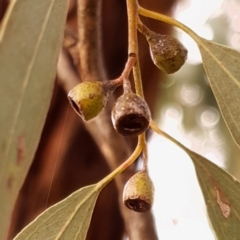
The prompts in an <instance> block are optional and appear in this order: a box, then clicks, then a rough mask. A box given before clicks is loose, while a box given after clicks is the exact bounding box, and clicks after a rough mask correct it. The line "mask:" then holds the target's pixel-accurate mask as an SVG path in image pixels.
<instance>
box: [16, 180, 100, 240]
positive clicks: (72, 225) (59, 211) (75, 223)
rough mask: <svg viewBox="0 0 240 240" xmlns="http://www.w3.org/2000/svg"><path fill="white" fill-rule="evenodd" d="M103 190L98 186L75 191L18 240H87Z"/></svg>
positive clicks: (40, 217)
mask: <svg viewBox="0 0 240 240" xmlns="http://www.w3.org/2000/svg"><path fill="white" fill-rule="evenodd" d="M101 190H102V187H98V185H97V184H95V185H90V186H87V187H84V188H81V189H80V190H78V191H76V192H74V193H73V194H71V195H70V196H69V197H67V198H66V199H64V200H62V201H61V202H59V203H57V204H55V205H53V206H52V207H50V208H48V209H47V210H46V211H45V212H43V213H42V214H41V215H39V216H38V217H37V218H36V219H35V220H34V221H33V222H32V223H30V224H29V225H28V226H27V227H25V228H24V229H23V230H22V231H21V232H20V233H19V234H18V235H17V236H16V237H15V238H14V240H37V239H39V240H42V239H48V240H50V239H51V240H57V239H61V240H69V239H71V240H85V239H86V235H87V231H88V228H89V224H90V221H91V217H92V212H93V209H94V206H95V203H96V200H97V197H98V195H99V193H100V191H101Z"/></svg>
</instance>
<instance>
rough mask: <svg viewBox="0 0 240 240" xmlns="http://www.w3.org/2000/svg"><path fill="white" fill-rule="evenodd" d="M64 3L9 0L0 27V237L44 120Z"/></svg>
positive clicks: (61, 1)
mask: <svg viewBox="0 0 240 240" xmlns="http://www.w3.org/2000/svg"><path fill="white" fill-rule="evenodd" d="M67 4H68V0H13V1H10V4H9V7H8V10H7V12H6V14H5V17H4V20H3V22H2V24H1V29H0V112H1V114H0V133H1V134H0V196H1V197H0V223H1V224H0V239H6V235H7V230H8V228H9V223H10V218H11V214H12V210H13V207H14V203H15V201H16V198H17V195H18V192H19V190H20V188H21V186H22V184H23V181H24V179H25V177H26V174H27V172H28V169H29V167H30V164H31V162H32V159H33V156H34V153H35V151H36V148H37V145H38V142H39V139H40V135H41V132H42V128H43V124H44V121H45V119H46V115H47V111H48V108H49V104H50V100H51V95H52V91H53V85H54V79H55V75H56V65H57V59H58V55H59V50H60V47H61V42H62V37H63V30H64V27H65V21H66V14H67Z"/></svg>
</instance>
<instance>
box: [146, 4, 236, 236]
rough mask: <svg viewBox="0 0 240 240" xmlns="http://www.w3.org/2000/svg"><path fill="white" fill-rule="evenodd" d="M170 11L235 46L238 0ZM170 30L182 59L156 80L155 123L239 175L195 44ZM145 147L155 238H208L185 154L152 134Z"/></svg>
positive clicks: (231, 144) (233, 149) (212, 37)
mask: <svg viewBox="0 0 240 240" xmlns="http://www.w3.org/2000/svg"><path fill="white" fill-rule="evenodd" d="M174 17H175V18H176V19H177V20H179V21H181V22H182V23H184V24H186V25H187V26H188V27H190V28H191V29H193V30H194V31H195V32H196V33H197V34H199V35H200V36H201V37H204V38H206V39H208V40H213V41H215V42H217V43H220V44H224V45H228V46H230V47H233V48H235V49H237V50H240V1H239V0H225V1H224V0H212V1H208V0H202V1H198V0H183V1H180V2H178V4H177V6H176V8H175V11H174ZM175 35H176V36H177V37H178V38H179V39H180V41H181V42H182V43H183V44H184V45H185V47H186V48H187V49H188V60H187V64H185V65H184V66H183V67H182V68H181V69H180V71H178V72H177V73H176V74H174V75H171V76H166V77H165V78H164V80H163V81H162V82H161V84H160V86H159V88H160V89H161V90H160V91H161V93H162V96H161V99H160V100H159V101H158V106H157V109H158V111H156V112H157V113H158V115H157V119H158V120H157V121H158V125H159V126H160V127H161V129H163V130H164V131H166V132H167V133H169V134H170V135H171V136H173V137H174V138H176V139H177V140H178V141H180V142H181V143H184V144H185V145H186V146H188V147H189V148H190V149H191V150H194V151H195V152H197V153H199V154H201V155H203V156H204V157H206V158H208V159H209V160H211V161H213V162H214V163H216V164H217V165H218V166H221V167H223V168H224V169H226V170H227V171H229V172H230V173H232V174H233V175H234V176H235V177H236V178H237V179H240V162H239V153H240V151H239V149H238V147H237V146H236V145H235V143H234V142H233V140H232V138H231V136H230V135H229V133H228V130H227V129H226V126H225V124H224V122H223V119H222V117H221V114H220V112H219V109H218V106H217V104H216V101H215V99H214V96H213V93H212V91H211V89H210V87H209V83H208V81H207V77H206V74H205V72H204V69H203V65H202V62H201V55H200V52H199V50H198V47H197V45H196V44H195V42H194V41H193V40H192V39H191V38H190V37H189V36H188V35H187V34H185V33H184V32H183V31H181V30H178V29H175ZM149 148H150V149H149V157H150V161H149V163H150V173H151V177H152V178H153V180H154V183H155V191H156V198H155V203H154V214H155V219H156V226H157V231H158V233H159V237H160V239H163V240H191V239H195V240H202V239H204V240H214V239H215V238H214V235H213V233H212V230H211V227H210V225H209V223H208V219H207V216H206V208H205V204H204V200H203V197H202V194H201V190H200V188H199V186H198V182H197V180H196V175H195V170H194V168H193V165H192V162H191V159H190V158H189V157H188V156H187V155H186V154H185V153H184V152H183V151H182V150H181V149H179V148H178V147H177V146H175V145H174V144H172V143H171V142H169V141H168V140H166V139H164V138H162V137H159V136H157V135H156V134H153V135H152V137H151V140H150V145H149Z"/></svg>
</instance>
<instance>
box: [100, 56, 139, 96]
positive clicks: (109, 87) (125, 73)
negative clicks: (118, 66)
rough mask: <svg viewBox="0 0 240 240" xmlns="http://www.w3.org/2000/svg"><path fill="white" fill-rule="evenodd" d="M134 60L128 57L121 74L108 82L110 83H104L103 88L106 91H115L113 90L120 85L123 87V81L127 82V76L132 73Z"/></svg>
mask: <svg viewBox="0 0 240 240" xmlns="http://www.w3.org/2000/svg"><path fill="white" fill-rule="evenodd" d="M135 61H136V58H135V56H131V55H130V56H129V57H128V60H127V62H126V64H125V68H124V70H123V71H122V74H121V76H120V77H118V78H116V79H113V80H110V81H105V82H104V87H105V88H106V89H107V90H108V91H112V92H113V91H115V89H116V88H117V87H119V86H121V85H123V82H124V80H127V79H128V78H129V74H130V72H131V71H132V68H133V66H134V64H135Z"/></svg>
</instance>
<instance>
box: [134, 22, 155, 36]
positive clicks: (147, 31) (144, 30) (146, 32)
mask: <svg viewBox="0 0 240 240" xmlns="http://www.w3.org/2000/svg"><path fill="white" fill-rule="evenodd" d="M137 29H138V31H139V32H140V33H142V34H143V35H144V36H145V37H146V38H147V39H148V38H150V37H151V36H152V33H153V31H151V30H150V29H149V28H147V26H146V25H144V24H143V23H142V22H141V20H140V19H139V18H138V22H137Z"/></svg>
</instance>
